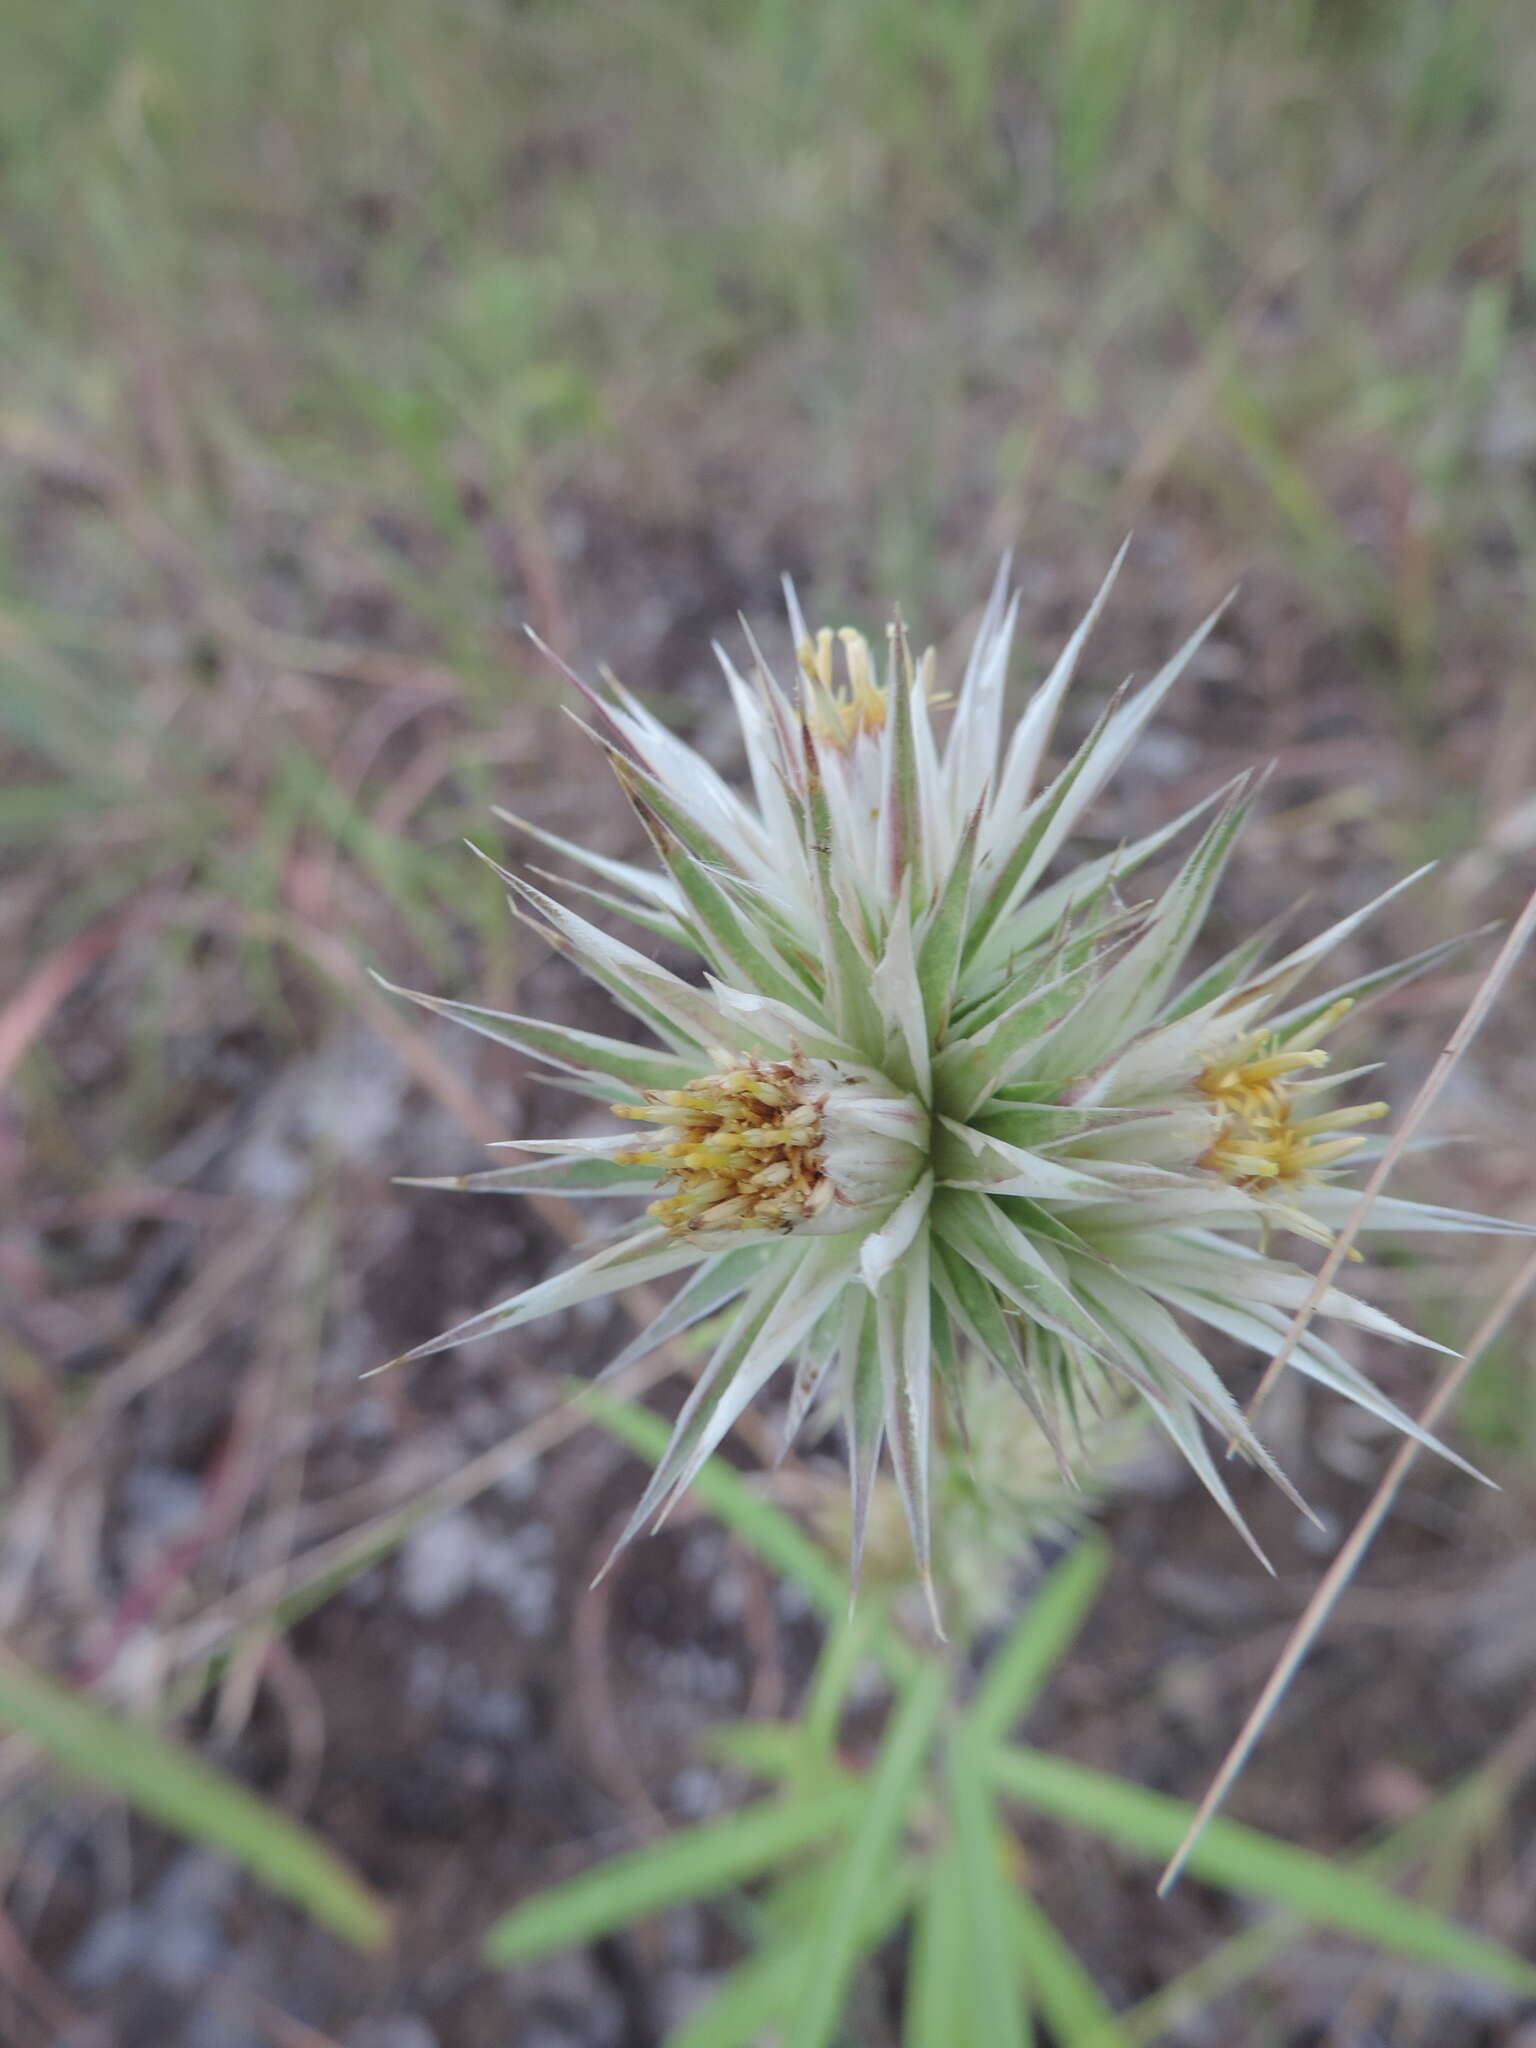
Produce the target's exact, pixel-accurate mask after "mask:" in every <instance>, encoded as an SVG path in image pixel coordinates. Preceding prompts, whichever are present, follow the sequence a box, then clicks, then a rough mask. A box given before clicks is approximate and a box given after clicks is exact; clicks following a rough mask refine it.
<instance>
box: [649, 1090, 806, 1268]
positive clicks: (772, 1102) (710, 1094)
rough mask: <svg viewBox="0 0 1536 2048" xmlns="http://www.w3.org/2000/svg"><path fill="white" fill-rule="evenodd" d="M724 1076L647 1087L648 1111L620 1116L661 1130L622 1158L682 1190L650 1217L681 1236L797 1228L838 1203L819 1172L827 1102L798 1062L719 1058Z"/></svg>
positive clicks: (655, 1208) (657, 1204)
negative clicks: (699, 1232)
mask: <svg viewBox="0 0 1536 2048" xmlns="http://www.w3.org/2000/svg"><path fill="white" fill-rule="evenodd" d="M716 1058H717V1060H718V1061H719V1064H720V1070H719V1071H718V1072H716V1073H713V1074H704V1075H701V1076H700V1078H699V1079H698V1080H696V1081H686V1082H684V1084H683V1086H682V1087H681V1088H662V1089H647V1090H646V1094H645V1105H644V1107H643V1108H642V1107H641V1106H640V1105H639V1104H629V1103H616V1104H615V1105H614V1114H615V1115H616V1116H622V1117H630V1118H634V1119H638V1120H640V1121H644V1122H647V1123H653V1124H656V1125H657V1126H658V1127H659V1128H658V1129H657V1130H656V1131H655V1132H654V1133H652V1134H649V1135H651V1136H653V1138H654V1140H655V1142H654V1143H651V1144H648V1145H643V1146H640V1147H637V1148H636V1149H635V1150H634V1151H630V1152H622V1153H620V1154H619V1155H618V1156H619V1158H620V1159H621V1160H622V1161H623V1162H624V1163H625V1164H626V1165H636V1166H655V1167H658V1168H659V1169H660V1170H661V1172H662V1173H663V1174H664V1175H665V1176H666V1177H667V1178H668V1179H669V1180H671V1181H672V1182H673V1183H674V1188H675V1192H673V1193H672V1194H670V1195H666V1196H664V1197H663V1198H662V1199H661V1200H659V1201H655V1202H652V1203H651V1205H650V1211H649V1213H650V1214H651V1215H652V1216H654V1217H655V1218H656V1220H657V1222H658V1223H663V1224H665V1225H666V1227H667V1229H668V1230H670V1231H673V1232H674V1233H676V1234H677V1235H679V1236H681V1235H683V1234H684V1233H686V1232H688V1231H691V1230H791V1229H793V1227H794V1226H795V1224H796V1223H798V1222H800V1221H801V1220H802V1219H803V1218H805V1217H807V1216H812V1215H815V1214H816V1213H817V1212H818V1211H819V1210H821V1209H824V1208H825V1207H826V1206H827V1204H828V1203H829V1202H830V1201H831V1199H832V1183H831V1182H830V1181H829V1180H828V1179H827V1178H826V1176H825V1175H824V1174H823V1172H822V1169H821V1151H822V1115H821V1112H822V1109H823V1107H824V1100H818V1099H817V1097H816V1096H815V1095H814V1094H813V1093H812V1092H811V1076H810V1074H809V1072H808V1071H807V1070H806V1069H805V1068H804V1067H803V1066H802V1065H801V1064H800V1063H798V1062H795V1061H792V1060H762V1059H757V1058H756V1057H754V1056H753V1055H752V1054H750V1053H743V1054H740V1055H737V1056H734V1057H733V1056H732V1055H731V1054H729V1053H720V1054H717V1055H716Z"/></svg>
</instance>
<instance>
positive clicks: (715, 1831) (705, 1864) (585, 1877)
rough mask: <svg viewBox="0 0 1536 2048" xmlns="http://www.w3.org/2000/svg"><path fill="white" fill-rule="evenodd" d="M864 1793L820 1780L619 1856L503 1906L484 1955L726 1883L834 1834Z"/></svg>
mask: <svg viewBox="0 0 1536 2048" xmlns="http://www.w3.org/2000/svg"><path fill="white" fill-rule="evenodd" d="M865 1797H866V1794H865V1792H864V1789H863V1788H862V1787H861V1786H858V1785H852V1784H847V1785H842V1786H837V1787H832V1786H823V1787H820V1788H818V1790H817V1793H816V1796H815V1797H814V1798H811V1799H802V1800H795V1801H793V1802H792V1803H780V1802H778V1801H774V1802H772V1803H769V1804H765V1805H762V1806H754V1807H749V1808H748V1809H747V1810H746V1812H744V1813H733V1814H730V1815H728V1816H727V1817H726V1818H725V1819H724V1820H717V1821H709V1822H707V1823H706V1824H705V1825H704V1826H702V1827H697V1828H688V1829H686V1830H684V1831H683V1832H682V1833H680V1834H676V1835H673V1836H671V1837H670V1838H669V1839H668V1840H666V1841H663V1842H653V1843H650V1844H648V1845H647V1846H646V1847H645V1848H643V1849H637V1850H635V1851H634V1853H633V1854H632V1855H629V1856H617V1857H614V1858H613V1859H612V1860H611V1861H610V1862H607V1863H602V1864H599V1865H598V1867H597V1868H596V1869H595V1870H588V1871H584V1872H583V1873H582V1875H581V1876H580V1877H573V1878H572V1879H571V1880H570V1882H569V1883H568V1884H562V1885H557V1886H556V1887H555V1888H554V1889H553V1890H552V1891H547V1892H541V1893H539V1895H538V1896H537V1897H536V1898H533V1899H530V1900H529V1901H528V1902H527V1904H526V1905H522V1906H514V1907H513V1909H512V1911H511V1912H510V1913H504V1914H503V1915H502V1916H501V1918H500V1919H499V1920H498V1921H497V1922H496V1923H495V1925H494V1926H493V1927H492V1928H491V1929H490V1931H489V1933H488V1934H487V1935H486V1937H485V1943H484V1953H485V1959H486V1961H487V1962H488V1963H490V1964H492V1965H493V1967H495V1968H498V1969H505V1968H507V1966H508V1965H509V1964H512V1963H526V1962H528V1961H530V1960H531V1959H532V1958H533V1957H534V1956H542V1955H547V1954H549V1953H550V1951H551V1950H554V1949H562V1948H571V1947H574V1946H575V1945H576V1943H578V1942H583V1941H591V1940H593V1939H595V1938H596V1937H597V1936H598V1935H600V1934H609V1933H611V1932H612V1931H613V1929H614V1928H616V1927H627V1926H628V1925H629V1924H630V1923H631V1922H632V1921H635V1920H646V1919H649V1918H650V1917H651V1915H652V1914H654V1913H660V1912H664V1911H665V1910H666V1909H667V1908H668V1907H669V1906H681V1905H686V1904H687V1903H689V1902H690V1901H691V1900H694V1899H705V1898H710V1897H712V1896H713V1895H714V1894H715V1893H717V1892H723V1891H729V1890H730V1889H732V1887H734V1886H736V1885H739V1884H744V1883H745V1882H746V1881H747V1880H748V1879H749V1878H753V1877H757V1876H760V1875H761V1873H762V1872H763V1871H765V1870H769V1869H771V1868H772V1867H773V1865H774V1864H776V1863H782V1862H785V1861H786V1860H787V1859H788V1858H790V1857H792V1856H795V1855H798V1854H799V1852H800V1851H801V1850H803V1849H809V1848H811V1847H813V1846H814V1845H815V1844H816V1843H817V1842H820V1841H824V1840H825V1839H826V1837H827V1836H828V1835H833V1834H836V1833H838V1831H839V1830H840V1829H842V1828H843V1827H845V1826H846V1825H847V1824H848V1823H849V1821H850V1820H851V1819H852V1818H853V1816H854V1815H855V1814H856V1813H857V1812H858V1810H859V1808H860V1806H861V1805H862V1804H863V1801H864V1799H865Z"/></svg>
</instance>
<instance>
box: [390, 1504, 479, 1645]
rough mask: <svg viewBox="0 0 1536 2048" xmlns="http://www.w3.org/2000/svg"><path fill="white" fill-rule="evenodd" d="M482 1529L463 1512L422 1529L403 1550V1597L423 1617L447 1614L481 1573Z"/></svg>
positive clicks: (413, 1611)
mask: <svg viewBox="0 0 1536 2048" xmlns="http://www.w3.org/2000/svg"><path fill="white" fill-rule="evenodd" d="M480 1541H481V1539H480V1532H479V1530H478V1529H477V1528H476V1527H475V1524H474V1521H473V1519H472V1517H471V1516H470V1515H468V1514H466V1513H464V1512H462V1511H460V1512H458V1513H455V1514H448V1515H440V1516H439V1517H438V1518H437V1520H436V1521H435V1522H428V1523H427V1525H426V1526H425V1528H422V1529H418V1530H417V1531H416V1533H415V1535H414V1536H412V1537H410V1538H409V1539H408V1541H407V1542H406V1543H405V1544H404V1545H403V1546H402V1548H401V1551H400V1597H401V1599H402V1600H404V1602H405V1604H406V1606H407V1607H408V1608H409V1609H410V1611H411V1613H412V1614H414V1615H416V1616H417V1617H418V1618H420V1619H421V1620H427V1621H429V1620H432V1619H434V1618H435V1617H436V1616H437V1615H439V1614H446V1613H447V1611H448V1609H449V1608H450V1607H455V1606H457V1605H458V1603H459V1601H461V1600H462V1599H463V1598H464V1597H465V1595H466V1594H467V1593H469V1592H470V1591H472V1589H473V1588H474V1585H475V1583H476V1580H477V1578H478V1576H479V1560H480Z"/></svg>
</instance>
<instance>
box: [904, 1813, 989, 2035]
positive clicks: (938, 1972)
mask: <svg viewBox="0 0 1536 2048" xmlns="http://www.w3.org/2000/svg"><path fill="white" fill-rule="evenodd" d="M971 1990H972V1986H971V1979H970V1973H969V1972H968V1970H967V1969H966V1967H965V1880H964V1875H963V1872H962V1870H961V1864H960V1853H959V1851H958V1849H957V1848H956V1847H955V1844H954V1842H953V1841H952V1840H951V1841H950V1842H948V1843H946V1844H945V1846H944V1847H943V1848H942V1849H941V1850H940V1851H939V1853H938V1854H937V1855H936V1856H935V1857H934V1859H933V1861H932V1863H931V1865H930V1866H929V1872H928V1883H927V1886H926V1888H925V1890H924V1893H923V1898H922V1903H921V1906H920V1908H919V1912H918V1920H917V1926H916V1928H915V1929H914V1932H913V1937H912V1951H911V1956H910V1959H909V1961H908V1965H907V1993H906V2011H905V2014H904V2016H903V2025H902V2036H901V2041H902V2048H955V2044H956V2043H957V2042H960V2041H973V2040H975V2039H976V2015H975V2010H974V2007H973V2004H972V1999H971Z"/></svg>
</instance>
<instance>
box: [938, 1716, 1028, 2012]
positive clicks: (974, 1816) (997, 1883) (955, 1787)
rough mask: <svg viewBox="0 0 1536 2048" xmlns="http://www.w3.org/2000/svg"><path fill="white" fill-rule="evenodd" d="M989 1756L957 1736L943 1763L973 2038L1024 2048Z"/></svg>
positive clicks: (1019, 1991)
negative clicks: (974, 2025) (946, 1772)
mask: <svg viewBox="0 0 1536 2048" xmlns="http://www.w3.org/2000/svg"><path fill="white" fill-rule="evenodd" d="M988 1763H989V1755H988V1751H987V1749H986V1747H985V1746H984V1745H983V1744H980V1743H974V1742H969V1741H966V1740H965V1739H964V1738H963V1737H961V1738H957V1739H956V1741H955V1742H954V1744H953V1745H952V1747H951V1751H950V1758H949V1791H950V1809H949V1810H950V1820H951V1822H952V1824H953V1827H954V1831H955V1848H956V1850H957V1852H958V1855H959V1860H960V1875H961V1893H962V1896H963V1898H964V1900H965V1934H966V1944H965V1951H964V1956H963V1961H962V1968H963V1969H964V1970H965V1971H966V1973H967V1975H968V1976H969V1978H970V1980H971V1985H972V1991H971V1996H972V1998H973V1999H974V2001H975V2008H976V2020H977V2034H976V2038H977V2039H978V2040H979V2041H985V2042H986V2044H987V2048H1027V2044H1028V2042H1029V2041H1030V2039H1031V2037H1032V2031H1033V2030H1032V2029H1031V2027H1030V2023H1029V2014H1028V2011H1027V2009H1026V2006H1025V2002H1024V1995H1023V1990H1022V1985H1021V1981H1020V1980H1021V1975H1022V1972H1021V1969H1020V1957H1019V1956H1018V1954H1017V1952H1016V1948H1015V1945H1014V1943H1013V1942H1012V1941H1011V1939H1010V1934H1011V1906H1012V1890H1013V1887H1012V1885H1011V1884H1010V1882H1009V1879H1008V1875H1007V1873H1006V1872H1005V1870H1004V1868H1003V1861H1002V1854H1001V1850H1002V1830H1001V1828H1000V1827H999V1825H998V1818H997V1811H996V1808H995V1806H994V1804H993V1800H992V1793H991V1788H990V1787H989V1785H988V1782H987V1777H988V1768H987V1767H988Z"/></svg>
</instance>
